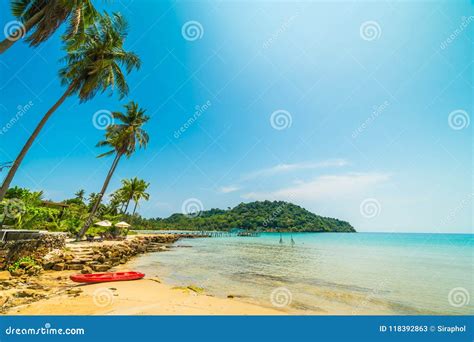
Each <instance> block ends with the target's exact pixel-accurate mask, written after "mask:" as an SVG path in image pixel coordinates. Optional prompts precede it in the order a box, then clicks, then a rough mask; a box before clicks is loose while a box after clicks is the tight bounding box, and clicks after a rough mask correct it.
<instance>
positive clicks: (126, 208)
mask: <svg viewBox="0 0 474 342" xmlns="http://www.w3.org/2000/svg"><path fill="white" fill-rule="evenodd" d="M130 200H131V198H129V199H128V201H127V205H126V206H125V210H124V211H123V213H124V214H126V213H127V210H128V205H129V204H130Z"/></svg>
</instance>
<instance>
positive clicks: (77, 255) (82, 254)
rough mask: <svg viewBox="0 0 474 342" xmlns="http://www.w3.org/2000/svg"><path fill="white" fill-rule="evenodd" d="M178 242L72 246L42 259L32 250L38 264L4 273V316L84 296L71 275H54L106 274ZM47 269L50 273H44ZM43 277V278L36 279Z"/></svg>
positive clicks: (0, 297)
mask: <svg viewBox="0 0 474 342" xmlns="http://www.w3.org/2000/svg"><path fill="white" fill-rule="evenodd" d="M178 239H179V237H178V236H176V235H150V236H137V237H135V238H133V239H130V240H125V241H122V242H110V241H105V242H102V243H99V244H98V243H79V244H75V243H72V244H68V245H65V246H62V247H60V248H56V249H51V250H50V251H49V252H48V253H45V254H43V255H42V256H40V255H38V253H34V251H31V250H30V253H32V254H30V256H31V255H33V256H34V258H32V260H34V263H32V262H24V263H23V262H20V263H17V266H16V267H15V268H14V269H13V268H10V272H9V271H0V313H2V312H8V310H10V309H12V308H14V307H16V306H18V305H23V304H28V303H32V302H34V301H37V300H40V299H42V298H47V297H49V296H53V295H57V294H59V293H66V294H67V295H69V296H79V295H80V292H81V290H80V289H77V288H75V287H71V286H73V284H72V282H71V281H70V280H69V275H68V274H66V275H65V274H64V273H63V274H61V273H56V272H54V271H64V270H74V271H76V272H77V273H79V272H80V273H93V272H105V271H108V270H110V269H111V268H112V267H114V266H118V265H120V264H124V263H126V262H127V261H128V260H129V259H130V258H131V257H133V256H136V255H138V254H142V253H146V252H149V251H161V250H164V248H165V246H167V245H170V244H172V243H174V242H176V241H177V240H178ZM60 246H61V245H60ZM23 256H24V255H23ZM23 256H22V257H23ZM9 265H11V264H9ZM43 269H44V270H46V271H47V272H42V271H43ZM40 273H41V276H39V277H38V276H35V275H39V274H40ZM51 282H53V283H54V285H55V286H57V285H60V286H59V288H62V290H60V291H58V290H57V289H56V290H54V287H52V286H51V285H50V284H51Z"/></svg>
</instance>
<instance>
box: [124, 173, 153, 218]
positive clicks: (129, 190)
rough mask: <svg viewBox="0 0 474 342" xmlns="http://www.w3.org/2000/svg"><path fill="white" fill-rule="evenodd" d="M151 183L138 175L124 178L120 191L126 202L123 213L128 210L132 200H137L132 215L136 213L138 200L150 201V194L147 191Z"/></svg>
mask: <svg viewBox="0 0 474 342" xmlns="http://www.w3.org/2000/svg"><path fill="white" fill-rule="evenodd" d="M149 185H150V183H147V182H145V181H144V180H143V179H138V178H137V177H134V178H130V179H123V180H122V187H121V188H120V190H119V191H120V195H121V197H122V199H123V201H124V203H125V209H124V211H123V213H126V212H127V209H128V206H129V204H130V202H131V201H132V200H133V201H134V202H135V206H134V208H133V213H132V215H134V214H135V211H136V210H137V205H138V202H139V201H140V200H141V199H145V200H146V201H148V199H149V198H150V195H149V194H148V193H146V192H145V191H146V189H147V188H148V186H149Z"/></svg>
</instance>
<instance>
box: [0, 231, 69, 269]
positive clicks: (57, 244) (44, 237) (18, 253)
mask: <svg viewBox="0 0 474 342" xmlns="http://www.w3.org/2000/svg"><path fill="white" fill-rule="evenodd" d="M65 246H66V235H65V234H41V235H40V236H39V237H38V238H36V239H32V240H18V241H7V242H2V243H0V270H3V269H5V268H6V267H7V266H8V265H10V264H13V263H14V262H16V261H18V260H20V259H21V258H23V257H31V258H33V259H35V260H36V261H39V262H40V261H41V259H42V258H43V257H44V256H45V255H46V254H48V253H49V252H51V251H52V250H55V249H62V248H64V247H65Z"/></svg>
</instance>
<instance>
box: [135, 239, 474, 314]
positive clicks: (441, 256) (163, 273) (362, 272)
mask: <svg viewBox="0 0 474 342" xmlns="http://www.w3.org/2000/svg"><path fill="white" fill-rule="evenodd" d="M292 238H293V241H294V244H292V243H291V236H290V234H283V235H282V243H280V234H278V233H264V234H261V235H260V236H259V237H223V238H201V239H183V240H180V241H178V242H177V243H176V245H175V246H174V247H173V248H171V250H170V251H168V252H161V253H152V254H147V255H143V256H141V257H139V258H137V259H135V261H134V263H133V267H134V268H135V269H137V270H140V271H143V272H145V273H146V274H147V276H157V277H160V278H161V279H163V280H164V281H165V282H166V283H170V284H174V285H179V286H182V285H190V284H193V285H196V286H199V287H202V288H204V289H205V290H206V292H207V293H209V294H212V295H215V296H220V297H226V296H228V295H232V296H234V297H235V298H240V300H245V301H249V302H255V303H258V304H260V305H264V306H274V307H276V308H278V309H280V310H284V311H287V312H290V313H291V312H294V313H310V314H313V313H315V314H356V315H357V314H473V313H474V305H473V304H474V303H473V301H474V299H472V300H471V296H473V295H474V281H473V280H474V279H473V256H474V254H473V251H474V248H473V247H474V235H472V234H395V233H393V234H392V233H355V234H347V233H322V234H321V233H298V234H293V235H292Z"/></svg>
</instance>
